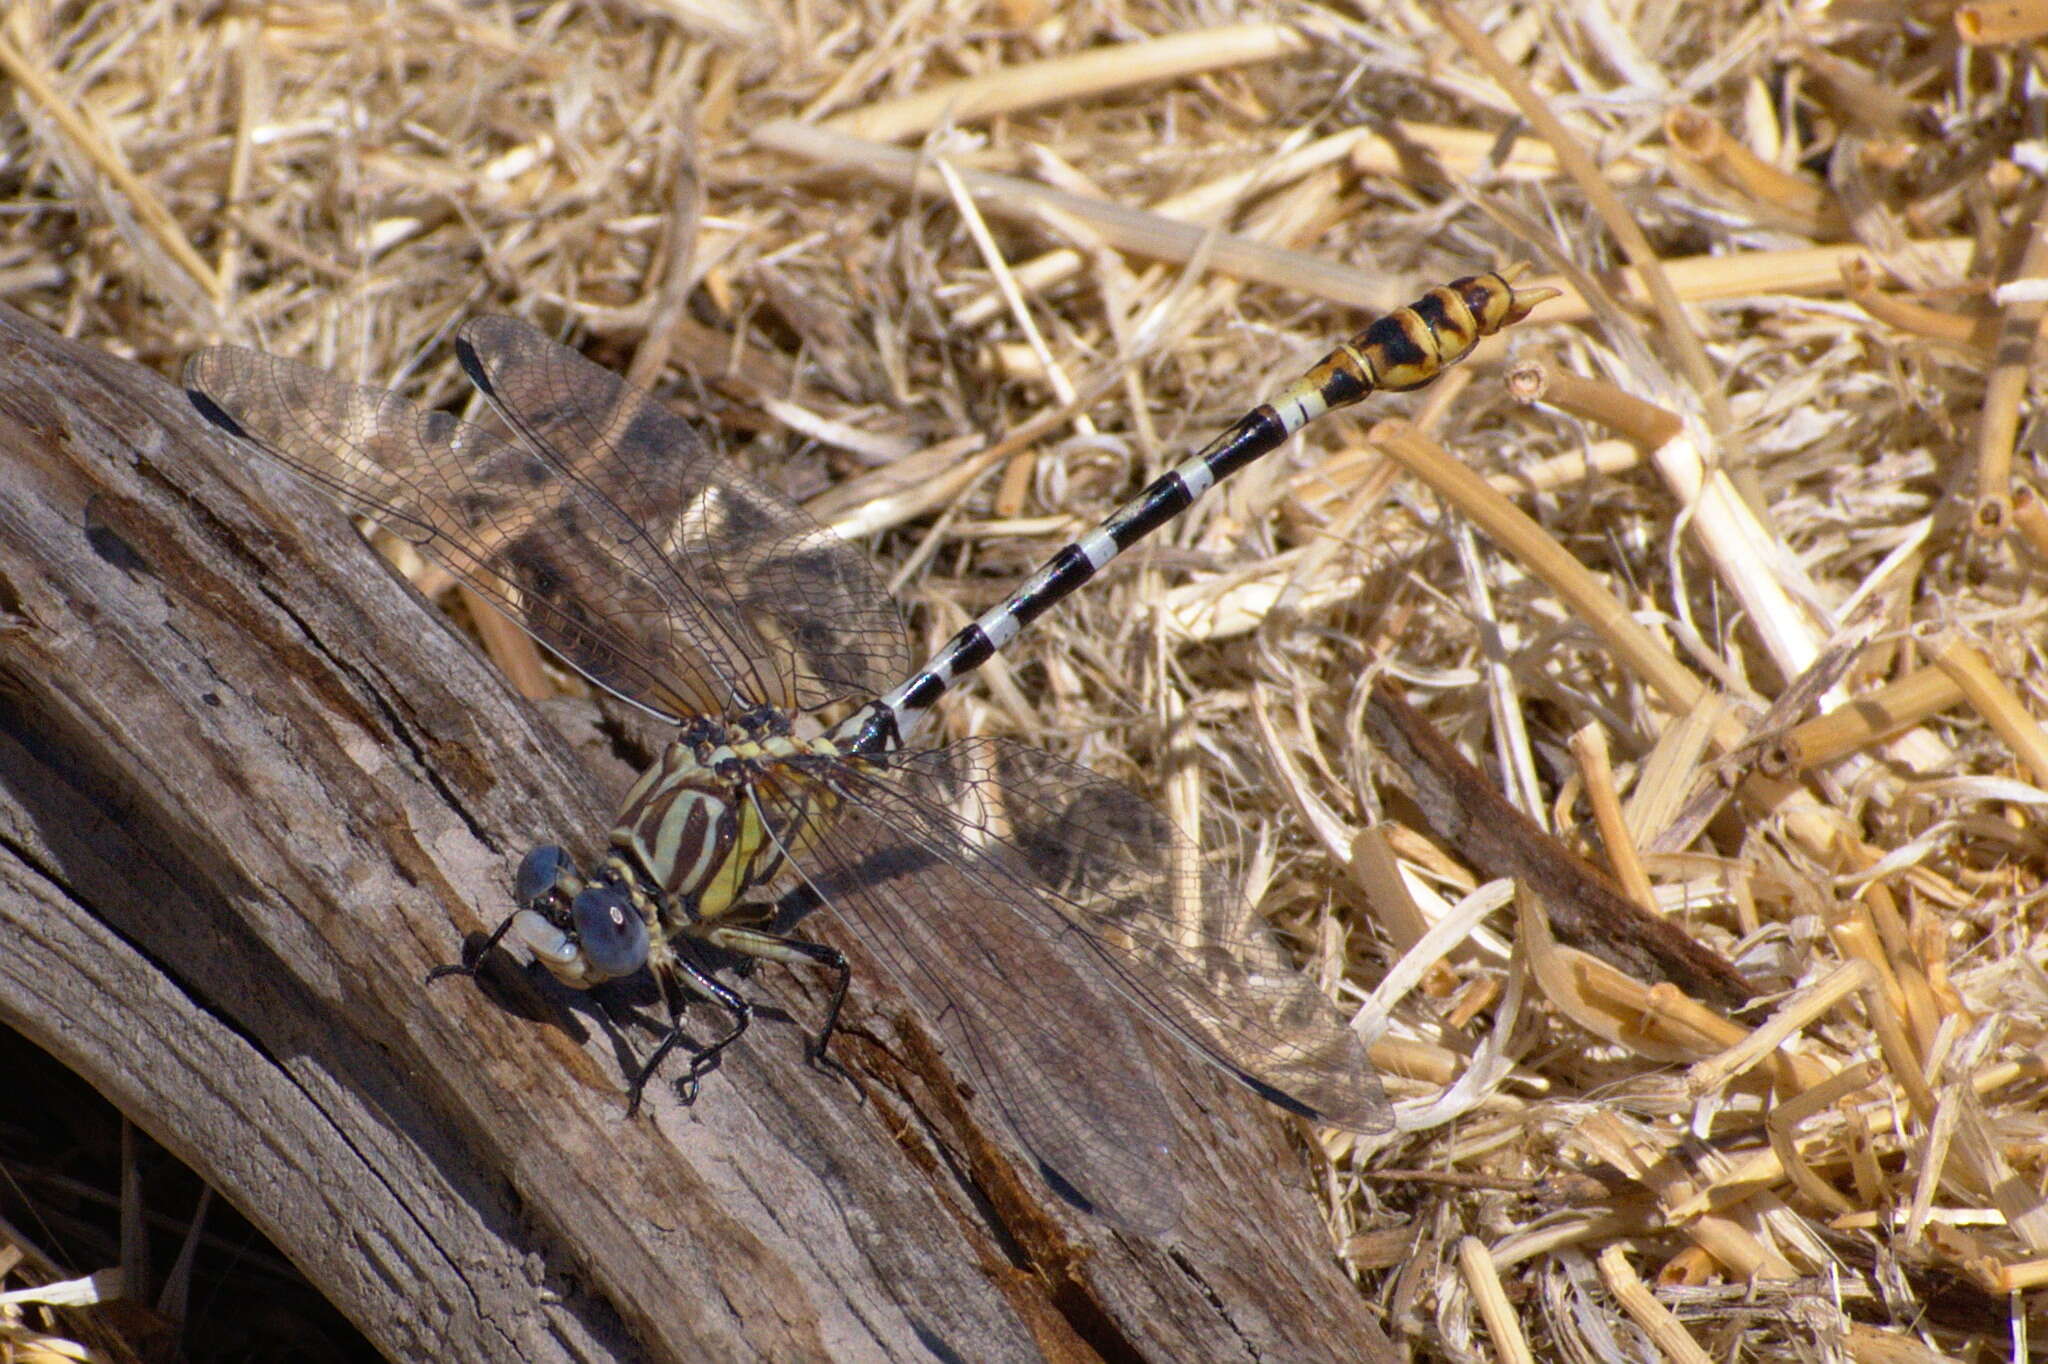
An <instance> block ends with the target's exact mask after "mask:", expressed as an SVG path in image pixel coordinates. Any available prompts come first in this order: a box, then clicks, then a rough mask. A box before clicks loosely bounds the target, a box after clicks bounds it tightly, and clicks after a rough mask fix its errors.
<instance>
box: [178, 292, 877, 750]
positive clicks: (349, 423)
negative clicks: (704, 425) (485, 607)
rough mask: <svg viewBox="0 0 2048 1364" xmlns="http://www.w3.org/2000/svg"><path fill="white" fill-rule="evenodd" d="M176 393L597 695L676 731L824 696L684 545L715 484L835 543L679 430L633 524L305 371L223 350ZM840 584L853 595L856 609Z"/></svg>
mask: <svg viewBox="0 0 2048 1364" xmlns="http://www.w3.org/2000/svg"><path fill="white" fill-rule="evenodd" d="M491 321H493V322H494V323H498V324H501V328H502V330H501V331H499V332H496V333H491V334H490V336H487V337H486V340H485V348H486V349H489V348H490V347H491V346H494V345H497V346H507V347H513V349H514V351H515V353H517V354H522V355H523V354H526V353H527V350H528V349H531V348H538V347H548V348H551V349H553V350H562V348H560V347H555V346H554V345H553V343H552V342H549V341H547V340H546V339H545V338H544V337H541V336H540V335H539V333H537V332H534V331H533V330H532V329H531V328H530V327H527V326H526V325H525V324H524V323H518V322H513V321H511V320H510V319H491ZM522 333H523V337H524V339H523V340H521V338H520V335H519V334H522ZM493 337H494V338H495V339H492V338H493ZM562 353H563V354H564V355H573V352H567V351H563V352H562ZM576 363H577V364H579V365H583V366H584V367H585V368H587V369H589V370H591V371H593V372H595V373H597V374H600V375H603V376H604V377H605V379H607V380H609V381H610V382H611V383H612V384H613V385H614V386H617V381H616V380H613V379H612V378H611V376H610V375H609V374H606V373H605V371H603V370H600V369H598V368H597V367H596V366H592V365H588V363H587V362H585V361H582V360H581V358H580V357H576ZM185 386H186V389H187V391H188V392H189V393H190V395H191V396H192V399H193V402H194V404H195V406H197V407H198V408H199V410H200V412H201V414H202V415H204V416H206V417H207V419H208V420H210V421H212V422H213V423H214V424H215V425H216V426H219V427H221V428H222V429H223V430H225V431H227V432H228V433H229V434H231V435H234V436H237V437H239V438H241V439H242V440H244V441H246V442H247V443H248V444H250V445H252V446H253V447H255V448H256V449H258V450H261V451H262V452H263V453H264V454H266V455H268V456H269V457H270V458H272V459H274V460H276V461H277V462H279V463H281V464H283V465H285V466H286V467H287V468H289V469H291V470H293V471H294V472H295V473H297V474H299V475H300V476H301V477H303V478H305V479H307V480H309V481H311V482H312V483H314V484H316V485H317V486H319V487H320V488H321V489H322V490H323V491H325V492H326V493H328V495H329V496H331V497H333V498H334V499H335V500H336V501H338V502H340V503H341V504H342V505H343V506H344V507H345V508H346V509H347V510H349V511H350V512H352V513H354V514H357V515H361V516H367V517H371V518H373V519H375V520H376V521H378V522H379V523H380V524H382V525H383V526H385V528H386V529H388V530H390V531H391V532H392V533H394V534H397V535H399V536H401V537H403V538H404V539H406V540H408V541H410V542H411V543H412V544H413V545H415V546H417V547H418V548H419V549H420V551H421V552H422V553H423V554H425V555H427V556H428V557H429V558H432V559H434V560H435V561H437V562H439V563H440V564H441V565H442V566H443V567H445V568H447V569H448V570H449V571H450V572H451V573H453V574H454V575H455V576H456V577H458V578H460V579H462V580H463V581H464V582H465V583H467V584H468V585H469V586H470V587H471V588H472V589H474V590H475V591H476V592H477V593H478V594H479V595H481V596H482V597H484V598H485V599H486V600H488V601H490V602H491V603H492V604H493V605H495V606H496V607H497V608H498V609H499V610H501V611H503V612H504V613H505V614H506V615H507V616H509V617H510V618H511V619H512V620H514V621H515V622H517V623H518V624H519V625H520V626H522V627H523V628H524V629H526V630H527V631H528V632H529V633H531V634H532V635H533V636H534V637H535V638H536V639H538V640H539V641H540V642H541V643H542V644H544V645H546V646H547V647H548V648H550V649H552V650H554V651H555V652H556V653H557V654H559V655H560V656H561V657H562V658H563V659H564V660H565V661H566V662H568V663H569V664H570V665H571V666H572V667H574V668H576V669H577V670H578V671H579V672H582V673H583V674H584V675H585V676H587V677H589V678H590V679H591V681H593V682H594V683H596V684H597V685H599V686H601V687H604V688H606V689H607V690H610V691H612V692H615V693H617V694H618V695H620V696H623V697H625V698H626V699H628V700H630V701H633V702H635V703H637V704H639V705H642V706H645V707H647V708H648V709H650V710H653V711H656V712H658V713H660V714H662V715H664V716H666V717H668V718H671V719H674V718H677V717H679V716H684V715H695V714H706V713H717V712H721V711H724V710H726V709H728V708H730V707H732V706H734V705H735V704H736V703H737V704H740V705H753V704H760V703H763V702H770V701H782V702H784V703H788V698H789V697H791V696H795V695H801V696H810V695H812V694H814V693H816V692H818V691H819V690H820V688H819V686H818V685H817V683H816V681H815V680H814V679H808V678H805V677H799V676H797V675H795V674H794V673H793V672H792V671H791V669H792V666H793V665H792V662H791V660H792V658H793V656H794V652H793V651H792V650H791V649H789V648H787V647H781V646H777V645H770V644H766V643H763V642H762V641H761V640H760V638H759V636H758V633H757V632H754V631H750V630H749V629H747V628H745V627H744V626H743V625H742V624H741V623H739V622H738V621H737V620H736V618H735V615H734V612H733V610H732V608H731V605H730V600H729V597H730V594H722V593H721V591H720V590H719V586H718V584H717V583H716V582H715V581H711V580H708V579H706V578H704V577H703V576H701V574H700V565H701V561H702V560H703V559H704V558H705V557H706V555H707V554H708V553H709V550H708V549H706V548H705V547H704V546H703V545H702V544H701V543H699V542H698V540H695V539H692V538H691V536H692V529H691V528H692V526H693V525H696V524H698V523H697V522H693V520H692V517H693V515H694V513H693V511H692V508H693V506H695V505H696V504H697V503H698V502H701V500H702V499H701V497H700V493H701V490H702V488H703V486H705V485H706V484H707V483H713V484H717V485H719V486H720V487H731V488H734V489H738V490H740V491H739V492H736V493H735V494H734V496H733V498H731V499H728V500H729V501H733V500H738V498H739V497H740V496H741V494H742V493H751V494H752V495H753V499H754V502H755V503H756V504H758V505H761V506H764V507H767V508H768V512H767V513H766V517H767V519H769V520H772V521H773V522H774V523H775V524H776V525H777V526H778V527H780V528H781V529H782V531H783V534H782V536H781V541H782V542H783V543H789V542H791V541H793V540H795V539H797V538H800V536H798V535H797V534H796V532H795V529H794V528H796V527H799V526H800V527H807V528H808V529H809V530H810V531H811V532H814V533H815V534H816V535H818V536H822V537H827V538H830V537H829V532H826V531H825V530H823V529H822V528H821V527H818V526H817V525H816V524H815V523H814V522H811V521H809V519H808V518H806V517H805V516H804V514H803V513H802V512H801V511H800V510H798V509H797V508H796V507H795V506H794V505H792V504H790V503H788V502H787V501H786V500H784V499H781V498H780V497H779V495H778V494H775V493H773V492H771V491H770V490H768V489H766V488H764V487H759V486H758V485H754V484H751V483H750V482H748V481H747V480H745V479H744V478H743V477H742V476H741V475H740V474H739V473H738V472H737V471H736V470H733V469H732V468H731V467H730V466H728V465H727V464H726V463H725V462H724V461H723V460H721V459H720V458H719V457H718V456H716V455H715V454H713V453H711V452H710V451H709V450H707V449H706V448H705V447H704V445H703V444H702V442H700V441H699V440H698V439H697V438H696V436H695V434H694V433H693V432H691V431H690V429H689V427H688V426H687V425H685V424H684V423H683V422H681V421H680V420H679V419H675V418H673V417H671V418H669V422H670V423H671V424H670V426H669V427H668V428H666V429H665V430H664V431H663V435H664V436H666V437H669V438H670V439H668V440H666V442H665V443H662V444H659V445H653V444H645V443H643V444H641V445H638V446H636V447H635V450H636V453H637V456H638V457H639V458H640V459H641V460H642V461H643V462H642V464H641V466H640V467H639V468H637V469H636V470H634V471H632V474H631V476H632V478H633V479H635V480H636V486H637V489H638V492H639V497H638V500H637V501H636V502H635V503H634V504H633V506H632V509H631V515H630V516H629V514H628V512H627V511H626V510H625V509H624V508H622V506H621V504H620V502H619V501H618V499H617V498H616V497H614V496H613V495H612V491H611V490H610V489H608V488H607V487H605V486H604V485H603V484H601V483H595V482H593V481H591V480H590V479H589V478H588V477H586V476H585V475H584V472H583V470H582V469H581V468H579V467H578V466H577V465H575V464H572V463H568V462H566V461H565V460H564V459H563V458H561V457H560V455H559V454H558V452H557V450H556V448H555V447H553V446H545V447H542V446H533V445H529V444H527V443H525V442H523V441H521V440H512V439H507V438H506V437H504V436H502V435H499V434H497V433H495V432H492V431H488V430H486V429H484V428H482V427H478V426H473V425H470V424H468V423H465V422H461V421H458V420H456V419H455V418H453V417H451V416H449V415H447V414H446V413H442V412H436V411H428V410H424V409H422V408H419V407H417V406H415V405H414V404H413V403H411V402H409V401H408V400H406V399H405V398H403V397H401V396H400V395H398V394H395V393H389V392H386V391H384V390H381V389H376V388H366V387H361V386H357V385H353V384H348V383H345V382H343V381H342V380H340V379H338V378H336V377H335V376H334V375H331V374H329V373H327V372H325V371H324V370H319V369H315V368H312V367H310V366H307V365H301V364H297V363H294V362H292V361H289V360H285V359H281V358H279V357H276V356H271V355H266V354H263V353H262V352H259V351H251V350H244V349H241V348H238V347H216V348H214V349H210V350H205V351H201V352H200V353H198V354H197V355H194V356H193V357H192V359H191V360H190V361H189V362H188V363H187V364H186V367H185ZM644 401H645V402H646V403H647V405H648V406H650V407H652V406H654V404H653V401H652V400H651V399H645V400H644ZM631 516H643V517H646V518H648V519H647V520H646V521H645V522H644V523H642V524H635V523H634V521H633V520H632V519H631ZM699 519H700V520H701V518H699ZM649 527H652V528H654V529H650V528H649ZM833 543H834V544H836V545H838V549H839V555H840V556H841V557H851V558H853V559H856V560H857V559H858V557H859V556H858V555H857V553H855V551H853V550H852V548H851V547H850V546H846V545H843V544H841V543H840V542H837V541H836V540H835V541H834V542H833ZM828 553H829V548H828ZM862 571H863V572H865V569H864V568H863V570H862ZM839 581H841V582H845V583H847V586H846V587H845V588H844V591H845V592H847V593H849V594H854V595H860V594H861V593H862V591H863V588H862V585H861V584H859V583H856V582H851V581H849V580H848V579H846V578H845V577H844V576H843V575H842V577H841V579H840V580H839ZM707 582H708V583H709V590H707V587H706V584H707ZM864 590H865V593H866V594H867V595H866V596H865V600H867V601H868V603H869V609H868V611H867V613H866V614H865V615H864V616H862V618H861V619H862V623H863V628H866V629H869V630H876V631H879V632H880V634H881V636H882V637H881V638H880V639H871V640H870V643H869V646H868V647H869V650H870V652H871V653H873V654H875V655H877V656H878V657H879V656H888V655H890V653H891V651H892V649H893V651H894V654H895V655H898V656H900V655H902V654H904V653H905V652H906V650H905V646H904V643H903V639H902V631H901V627H900V625H898V624H896V623H895V622H894V617H893V607H892V606H890V604H889V602H888V599H887V597H886V594H884V593H883V592H882V589H881V586H880V584H879V583H876V582H874V581H873V579H872V575H871V574H869V575H868V579H867V582H866V584H865V589H864ZM876 603H879V608H878V607H877V606H876ZM885 616H886V619H884V617H885ZM784 620H785V622H786V623H785V624H784V626H783V627H782V628H783V630H784V633H785V636H786V637H793V638H803V637H805V636H806V634H807V633H808V634H811V635H815V634H817V633H818V632H819V631H821V630H828V629H837V628H839V627H837V626H836V625H834V626H829V627H828V626H825V625H824V624H823V623H822V622H816V621H812V620H810V619H809V617H808V616H807V614H806V612H805V610H804V609H803V608H802V607H798V608H797V609H795V610H793V611H785V612H784ZM892 631H893V633H892Z"/></svg>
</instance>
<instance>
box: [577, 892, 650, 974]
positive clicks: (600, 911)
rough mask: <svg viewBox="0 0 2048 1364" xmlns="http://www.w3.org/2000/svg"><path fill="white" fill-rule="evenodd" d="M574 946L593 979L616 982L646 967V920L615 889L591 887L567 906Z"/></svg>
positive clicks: (623, 894)
mask: <svg viewBox="0 0 2048 1364" xmlns="http://www.w3.org/2000/svg"><path fill="white" fill-rule="evenodd" d="M569 912H570V915H571V917H572V918H574V919H575V921H576V945H577V946H578V947H581V948H582V949H583V959H584V960H585V961H586V962H588V963H589V964H590V968H591V975H592V977H593V979H601V980H616V979H617V978H618V977H620V976H630V975H632V974H633V973H634V972H635V971H637V970H639V969H640V968H641V967H642V966H645V965H646V964H647V921H646V920H645V919H643V918H641V917H640V911H639V910H637V909H635V908H633V902H632V901H631V900H629V899H627V898H626V892H625V891H623V890H621V889H619V888H618V887H617V886H592V887H591V888H590V889H589V890H586V891H584V892H582V893H581V894H580V895H578V896H577V897H576V901H575V903H574V904H573V905H571V906H570V910H569Z"/></svg>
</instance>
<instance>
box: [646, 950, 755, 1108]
mask: <svg viewBox="0 0 2048 1364" xmlns="http://www.w3.org/2000/svg"><path fill="white" fill-rule="evenodd" d="M675 965H676V968H677V969H678V970H679V971H681V972H682V974H683V975H684V976H686V977H688V979H689V982H690V984H691V986H692V987H693V988H695V989H698V990H701V991H703V992H704V993H705V994H707V995H709V996H710V997H711V999H712V1001H713V1002H714V1003H716V1004H717V1005H718V1006H719V1007H720V1008H722V1009H724V1010H725V1011H726V1012H727V1013H729V1014H731V1015H732V1030H731V1031H729V1032H728V1033H726V1035H725V1036H723V1037H721V1038H719V1039H718V1040H717V1041H716V1042H713V1043H712V1044H711V1045H710V1046H708V1047H706V1048H705V1049H704V1050H703V1051H701V1052H698V1053H697V1054H696V1055H695V1056H693V1057H691V1058H690V1073H689V1074H688V1075H685V1076H684V1077H683V1080H682V1084H681V1087H680V1088H681V1091H682V1100H683V1102H684V1103H686V1104H687V1103H695V1102H696V1100H697V1088H698V1085H697V1082H698V1080H699V1079H700V1078H701V1077H702V1076H703V1075H705V1074H706V1073H707V1072H709V1071H710V1070H711V1069H712V1068H713V1067H714V1066H716V1065H717V1064H718V1056H719V1053H720V1052H722V1051H724V1050H725V1049H726V1048H727V1047H729V1046H731V1045H732V1044H733V1043H735V1042H737V1041H739V1039H740V1034H741V1033H744V1032H745V1031H746V1030H747V1026H748V1025H749V1024H750V1023H752V1022H753V1021H754V1006H753V1005H752V1004H750V1003H748V1002H747V1001H746V999H745V998H744V997H742V996H741V995H740V994H739V992H738V991H736V990H733V989H731V988H730V987H728V986H726V985H725V984H724V983H723V982H721V981H719V980H718V979H716V978H715V977H713V976H711V975H709V974H708V973H706V972H704V971H701V970H699V969H698V968H697V967H696V966H694V965H692V964H691V963H690V962H688V961H681V960H678V961H677V962H676V963H675ZM655 979H656V980H657V981H658V982H659V983H660V985H661V995H662V998H663V1000H665V1001H666V1002H667V1004H668V1018H669V1024H668V1033H667V1035H666V1036H664V1037H663V1038H662V1039H661V1041H660V1043H659V1044H658V1045H656V1047H655V1048H654V1054H653V1055H651V1056H649V1057H648V1058H647V1061H646V1064H644V1065H642V1066H641V1067H640V1070H639V1072H638V1073H637V1074H636V1075H634V1076H633V1083H632V1085H631V1086H630V1087H629V1088H628V1089H627V1091H626V1116H627V1117H629V1118H630V1117H632V1116H633V1115H634V1114H635V1113H637V1112H639V1111H640V1094H641V1091H643V1090H645V1089H646V1088H647V1082H648V1081H649V1080H651V1079H653V1078H654V1072H655V1071H656V1070H658V1069H660V1068H661V1063H662V1062H663V1061H664V1060H666V1059H667V1057H668V1054H669V1053H670V1052H671V1051H674V1050H675V1048H676V1044H677V1043H679V1042H681V1041H682V1040H683V1007H684V1004H685V1003H686V1001H685V1000H684V999H683V997H682V993H681V991H680V990H679V989H678V988H677V986H676V982H675V981H674V979H673V978H672V977H671V975H670V973H668V972H666V971H657V972H656V973H655Z"/></svg>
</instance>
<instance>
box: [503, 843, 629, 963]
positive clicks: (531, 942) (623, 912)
mask: <svg viewBox="0 0 2048 1364" xmlns="http://www.w3.org/2000/svg"><path fill="white" fill-rule="evenodd" d="M513 894H514V895H515V896H517V897H518V901H519V911H518V913H516V914H514V915H513V916H512V919H513V933H514V934H515V936H517V937H518V939H519V940H520V941H521V942H523V943H525V944H526V946H527V947H528V949H530V950H531V951H532V952H533V955H534V956H535V957H536V958H537V959H538V960H539V961H540V963H541V965H543V966H545V967H547V968H548V970H549V971H551V972H552V973H553V974H554V976H555V979H557V980H559V981H561V982H562V983H563V984H564V985H567V986H570V987H572V988H574V989H578V990H587V989H589V988H590V987H591V986H593V985H601V984H603V983H604V982H605V981H608V980H618V979H620V978H621V977H623V976H630V975H632V974H633V973H634V972H635V971H638V970H639V969H640V968H641V967H642V966H645V965H646V964H647V944H648V938H647V919H646V916H645V915H643V914H642V913H641V912H640V909H639V907H638V906H637V905H636V904H634V902H633V895H632V892H631V891H630V890H629V889H628V888H627V886H626V884H625V882H624V880H623V879H622V876H621V873H620V871H619V870H618V868H616V867H614V866H612V865H610V864H607V865H606V867H605V868H604V870H602V871H600V872H599V873H598V874H597V876H596V877H595V878H593V879H592V880H590V881H588V882H586V881H585V880H584V879H583V876H582V874H581V873H580V872H579V871H578V870H577V868H576V860H575V859H574V858H573V857H571V856H570V855H569V854H568V852H566V851H565V850H564V849H562V848H559V847H557V846H555V845H554V844H552V843H546V844H542V845H541V846H540V847H538V848H535V849H534V850H533V851H532V852H530V853H528V854H527V855H526V857H525V859H524V860H523V861H521V862H520V864H519V874H518V875H517V876H516V877H515V878H514V879H513Z"/></svg>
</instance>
